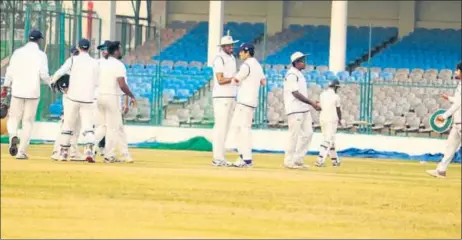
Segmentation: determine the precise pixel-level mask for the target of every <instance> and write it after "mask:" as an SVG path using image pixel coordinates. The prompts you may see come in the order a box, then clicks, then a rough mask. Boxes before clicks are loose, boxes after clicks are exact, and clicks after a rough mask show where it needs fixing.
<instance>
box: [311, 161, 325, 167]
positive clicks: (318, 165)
mask: <svg viewBox="0 0 462 240" xmlns="http://www.w3.org/2000/svg"><path fill="white" fill-rule="evenodd" d="M314 166H315V167H325V166H326V164H325V163H323V162H320V161H316V162H315V163H314Z"/></svg>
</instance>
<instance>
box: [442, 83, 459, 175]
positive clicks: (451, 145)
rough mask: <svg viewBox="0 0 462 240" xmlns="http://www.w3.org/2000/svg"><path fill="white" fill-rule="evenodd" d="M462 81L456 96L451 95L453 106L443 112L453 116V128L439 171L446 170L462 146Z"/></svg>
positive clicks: (444, 115)
mask: <svg viewBox="0 0 462 240" xmlns="http://www.w3.org/2000/svg"><path fill="white" fill-rule="evenodd" d="M461 94H462V91H461V83H460V82H459V85H458V86H457V89H456V91H455V92H454V96H452V97H449V99H448V100H449V101H450V102H451V103H452V105H451V107H450V108H449V109H448V110H447V111H446V112H445V113H444V114H443V118H445V119H447V118H448V117H450V116H452V117H453V120H452V123H453V125H452V129H451V131H450V132H449V136H448V139H447V141H446V144H447V145H446V149H445V151H444V157H443V159H442V160H441V162H440V163H439V164H438V167H437V170H438V171H439V172H446V170H447V169H448V166H449V164H450V163H451V160H452V158H453V157H454V154H455V153H456V152H457V150H459V148H460V147H461V138H462V126H461V122H462V121H461V115H462V111H461Z"/></svg>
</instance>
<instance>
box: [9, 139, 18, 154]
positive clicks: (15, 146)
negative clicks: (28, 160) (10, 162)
mask: <svg viewBox="0 0 462 240" xmlns="http://www.w3.org/2000/svg"><path fill="white" fill-rule="evenodd" d="M18 144H19V138H18V137H16V136H14V137H12V138H11V142H10V148H9V152H10V155H11V156H13V157H14V156H16V154H18Z"/></svg>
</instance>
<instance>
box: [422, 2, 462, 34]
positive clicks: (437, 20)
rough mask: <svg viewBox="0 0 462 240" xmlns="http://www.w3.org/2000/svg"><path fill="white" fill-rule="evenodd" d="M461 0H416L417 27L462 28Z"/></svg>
mask: <svg viewBox="0 0 462 240" xmlns="http://www.w3.org/2000/svg"><path fill="white" fill-rule="evenodd" d="M461 8H462V4H461V2H460V1H416V27H419V28H454V29H461V18H462V16H461Z"/></svg>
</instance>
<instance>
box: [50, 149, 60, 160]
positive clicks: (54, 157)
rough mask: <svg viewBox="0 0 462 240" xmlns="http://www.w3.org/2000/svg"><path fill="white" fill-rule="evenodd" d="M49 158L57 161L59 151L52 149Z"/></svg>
mask: <svg viewBox="0 0 462 240" xmlns="http://www.w3.org/2000/svg"><path fill="white" fill-rule="evenodd" d="M51 159H53V160H55V161H59V152H58V151H53V153H52V154H51Z"/></svg>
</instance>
